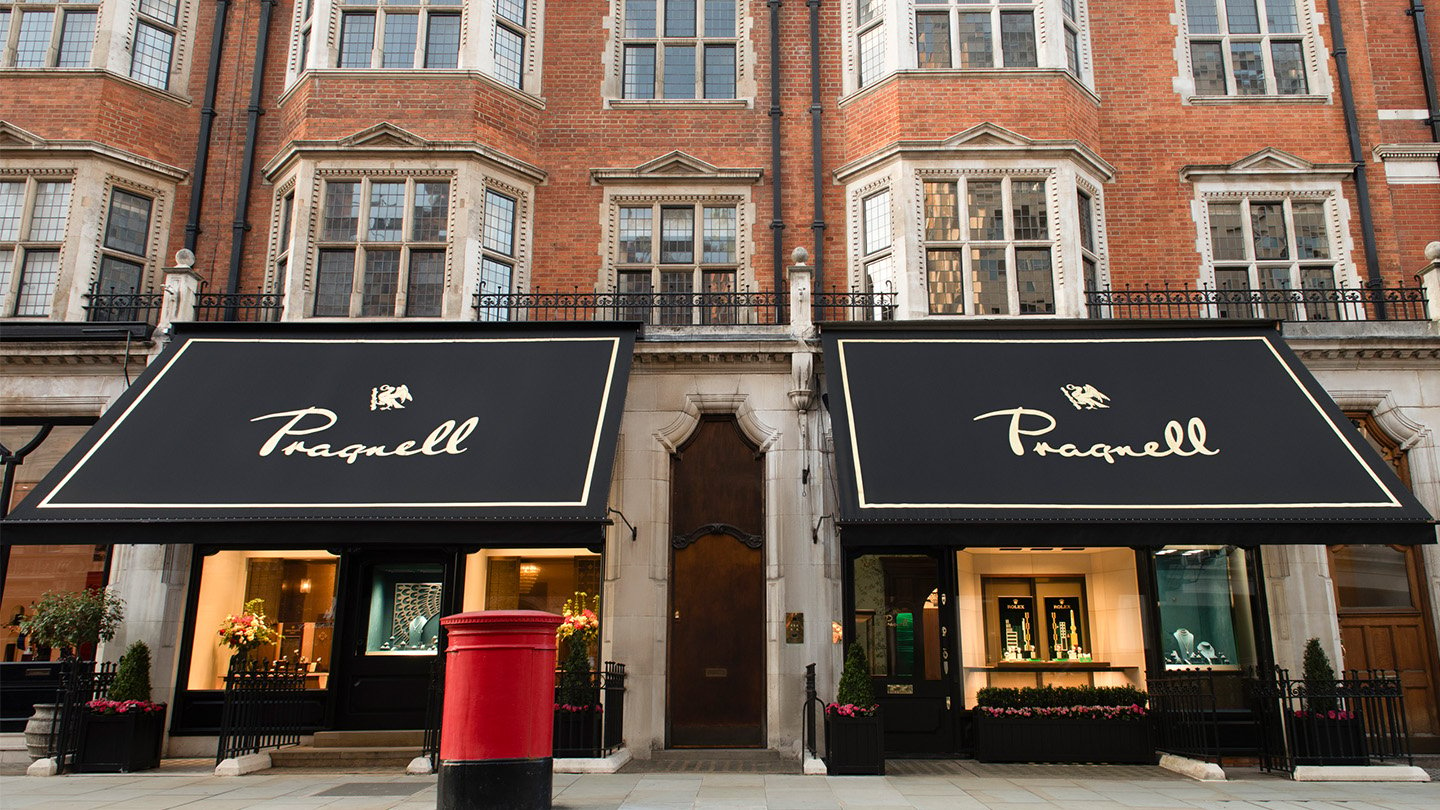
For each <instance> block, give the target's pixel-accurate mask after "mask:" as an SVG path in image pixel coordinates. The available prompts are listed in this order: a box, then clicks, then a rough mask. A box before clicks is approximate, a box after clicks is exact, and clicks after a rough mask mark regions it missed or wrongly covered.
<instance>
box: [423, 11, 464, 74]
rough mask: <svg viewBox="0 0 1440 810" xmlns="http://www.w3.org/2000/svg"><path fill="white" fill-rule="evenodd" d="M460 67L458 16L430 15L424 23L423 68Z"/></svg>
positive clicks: (445, 68) (443, 68)
mask: <svg viewBox="0 0 1440 810" xmlns="http://www.w3.org/2000/svg"><path fill="white" fill-rule="evenodd" d="M459 66H460V15H459V14H431V15H430V16H429V18H428V19H427V20H426V22H425V67H427V68H435V69H438V70H449V69H453V68H457V67H459Z"/></svg>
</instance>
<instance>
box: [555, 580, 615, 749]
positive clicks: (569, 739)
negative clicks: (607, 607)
mask: <svg viewBox="0 0 1440 810" xmlns="http://www.w3.org/2000/svg"><path fill="white" fill-rule="evenodd" d="M599 607H600V600H599V597H595V598H593V599H592V598H591V597H590V596H589V594H586V593H577V594H575V596H574V598H572V599H569V600H567V601H566V602H565V607H564V610H563V612H562V616H563V619H562V620H561V622H560V626H559V627H557V628H556V629H555V639H556V643H557V644H558V645H559V646H560V648H561V651H562V652H561V658H560V671H559V673H558V677H557V678H556V682H555V738H554V743H553V748H554V754H555V755H556V756H567V757H595V756H599V755H600V753H601V752H600V748H601V745H600V733H601V730H600V728H601V727H600V720H601V717H602V714H601V712H602V711H603V709H602V708H601V706H600V702H599V700H598V692H597V690H596V688H595V684H594V681H593V680H592V676H591V674H590V645H591V643H592V642H594V641H595V640H596V639H597V638H598V637H599V634H600V618H599V614H598V613H597V611H598V610H599Z"/></svg>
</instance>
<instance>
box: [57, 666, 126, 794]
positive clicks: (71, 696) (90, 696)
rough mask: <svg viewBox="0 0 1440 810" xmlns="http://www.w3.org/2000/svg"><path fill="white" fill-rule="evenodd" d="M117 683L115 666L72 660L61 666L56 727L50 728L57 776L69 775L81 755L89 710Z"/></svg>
mask: <svg viewBox="0 0 1440 810" xmlns="http://www.w3.org/2000/svg"><path fill="white" fill-rule="evenodd" d="M114 680H115V664H114V663H113V662H106V663H103V664H99V665H98V666H97V665H96V663H95V662H94V661H81V660H79V659H77V658H68V659H66V660H64V661H62V662H61V667H60V688H59V690H58V691H57V692H56V693H55V723H54V725H52V726H51V727H50V740H49V750H48V751H47V752H46V753H47V754H48V755H49V756H51V757H54V759H55V768H56V771H55V772H56V773H57V774H58V773H65V771H66V769H67V768H68V767H69V765H70V763H71V760H73V759H74V758H75V756H76V755H77V754H79V752H80V730H81V727H82V724H83V723H84V715H85V713H86V712H87V711H89V707H88V706H86V704H87V703H89V702H90V701H92V700H98V699H101V698H104V697H105V696H106V695H107V694H109V692H110V684H111V682H113V681H114Z"/></svg>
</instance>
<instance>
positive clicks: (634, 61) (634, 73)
mask: <svg viewBox="0 0 1440 810" xmlns="http://www.w3.org/2000/svg"><path fill="white" fill-rule="evenodd" d="M654 97H655V48H654V46H651V45H628V46H626V48H625V98H654Z"/></svg>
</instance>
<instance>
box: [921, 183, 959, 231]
mask: <svg viewBox="0 0 1440 810" xmlns="http://www.w3.org/2000/svg"><path fill="white" fill-rule="evenodd" d="M959 204H960V198H959V195H958V193H957V192H956V190H955V184H954V183H929V182H927V183H926V184H925V238H926V239H936V240H942V241H946V242H953V241H955V240H957V239H959V238H960V212H959Z"/></svg>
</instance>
